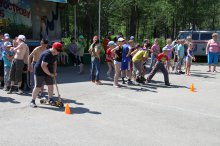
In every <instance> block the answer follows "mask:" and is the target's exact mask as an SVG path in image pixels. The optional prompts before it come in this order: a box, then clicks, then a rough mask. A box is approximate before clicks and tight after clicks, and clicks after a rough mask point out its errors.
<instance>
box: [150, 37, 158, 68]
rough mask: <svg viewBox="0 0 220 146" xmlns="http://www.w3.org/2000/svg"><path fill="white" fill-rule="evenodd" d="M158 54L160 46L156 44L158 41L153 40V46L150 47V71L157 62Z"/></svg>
mask: <svg viewBox="0 0 220 146" xmlns="http://www.w3.org/2000/svg"><path fill="white" fill-rule="evenodd" d="M159 53H160V46H159V44H158V39H157V38H155V39H154V44H153V46H152V47H151V62H150V71H151V70H152V68H153V66H154V64H155V63H156V60H157V55H158V54H159Z"/></svg>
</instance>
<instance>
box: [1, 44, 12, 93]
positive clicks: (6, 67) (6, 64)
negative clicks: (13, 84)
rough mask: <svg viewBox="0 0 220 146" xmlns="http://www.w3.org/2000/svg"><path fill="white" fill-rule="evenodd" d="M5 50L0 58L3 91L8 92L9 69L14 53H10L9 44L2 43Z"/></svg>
mask: <svg viewBox="0 0 220 146" xmlns="http://www.w3.org/2000/svg"><path fill="white" fill-rule="evenodd" d="M4 47H5V50H4V51H3V52H2V57H3V60H4V82H5V87H4V91H9V89H10V69H11V61H12V59H13V58H14V55H13V54H14V53H13V52H12V51H10V48H11V47H12V45H11V43H10V42H5V43H4Z"/></svg>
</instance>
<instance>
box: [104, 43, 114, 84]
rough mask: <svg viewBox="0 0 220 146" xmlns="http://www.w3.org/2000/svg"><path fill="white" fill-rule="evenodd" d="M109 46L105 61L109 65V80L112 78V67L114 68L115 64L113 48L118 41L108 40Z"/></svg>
mask: <svg viewBox="0 0 220 146" xmlns="http://www.w3.org/2000/svg"><path fill="white" fill-rule="evenodd" d="M108 47H109V48H108V49H107V50H106V57H105V61H106V63H107V65H108V71H107V78H108V79H109V80H112V78H111V72H112V69H114V64H113V61H114V60H113V54H112V52H111V50H112V49H114V48H115V47H116V43H115V42H114V41H110V42H108Z"/></svg>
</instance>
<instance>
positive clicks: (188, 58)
mask: <svg viewBox="0 0 220 146" xmlns="http://www.w3.org/2000/svg"><path fill="white" fill-rule="evenodd" d="M186 62H187V63H188V64H192V58H191V57H189V56H186Z"/></svg>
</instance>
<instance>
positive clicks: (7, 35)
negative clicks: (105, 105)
mask: <svg viewBox="0 0 220 146" xmlns="http://www.w3.org/2000/svg"><path fill="white" fill-rule="evenodd" d="M9 39H10V35H9V34H8V33H5V34H4V41H5V42H7V41H9Z"/></svg>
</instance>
